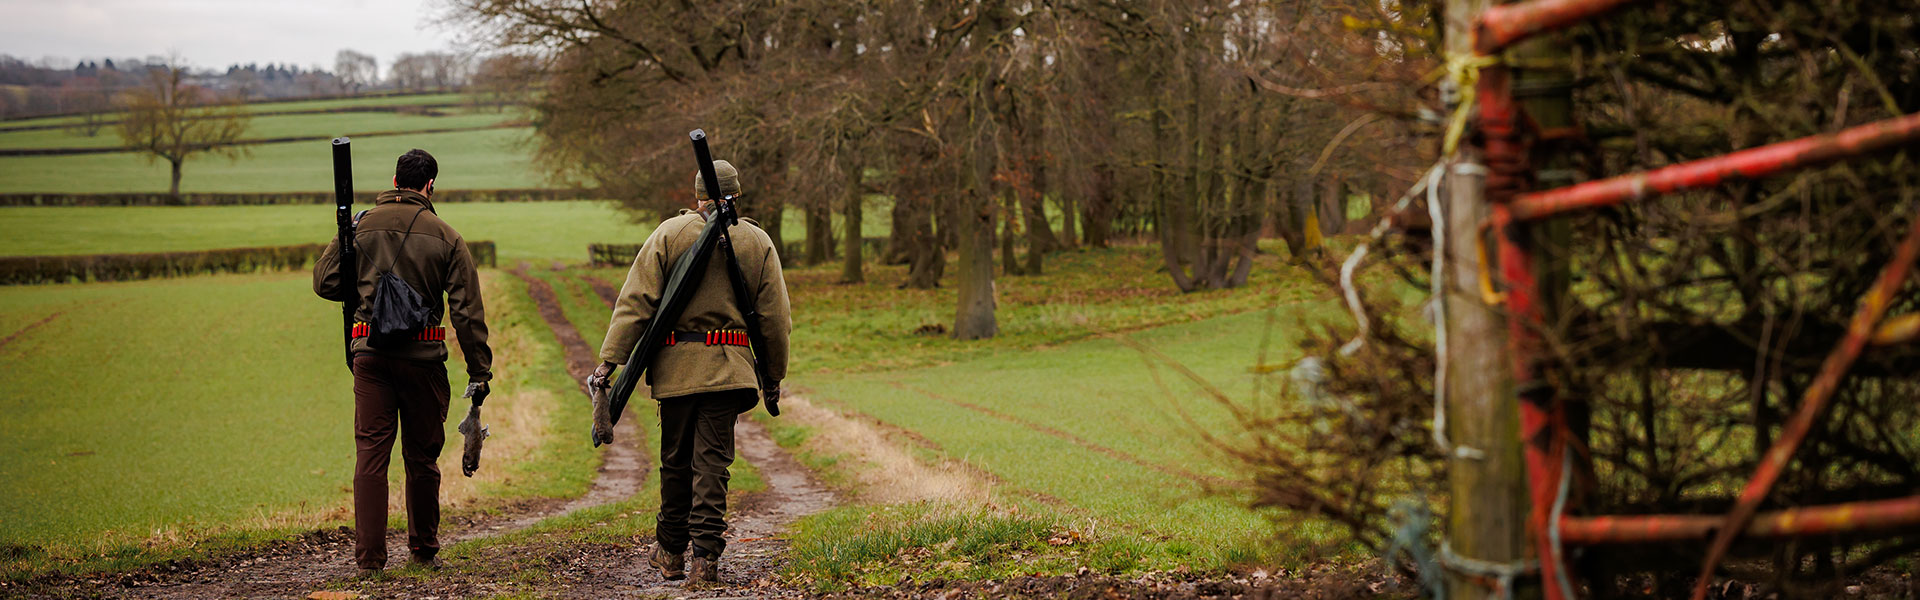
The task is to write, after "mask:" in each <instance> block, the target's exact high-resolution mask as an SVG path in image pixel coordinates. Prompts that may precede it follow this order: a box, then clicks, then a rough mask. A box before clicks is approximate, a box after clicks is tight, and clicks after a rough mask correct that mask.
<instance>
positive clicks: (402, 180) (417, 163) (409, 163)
mask: <svg viewBox="0 0 1920 600" xmlns="http://www.w3.org/2000/svg"><path fill="white" fill-rule="evenodd" d="M439 176H440V163H437V162H434V161H433V155H432V154H427V151H425V150H421V149H419V148H414V149H412V150H408V151H407V153H406V154H402V155H400V163H399V164H398V165H395V166H394V167H393V186H394V187H399V188H406V189H409V190H422V191H425V190H426V187H427V182H428V181H429V180H432V179H433V178H435V177H439Z"/></svg>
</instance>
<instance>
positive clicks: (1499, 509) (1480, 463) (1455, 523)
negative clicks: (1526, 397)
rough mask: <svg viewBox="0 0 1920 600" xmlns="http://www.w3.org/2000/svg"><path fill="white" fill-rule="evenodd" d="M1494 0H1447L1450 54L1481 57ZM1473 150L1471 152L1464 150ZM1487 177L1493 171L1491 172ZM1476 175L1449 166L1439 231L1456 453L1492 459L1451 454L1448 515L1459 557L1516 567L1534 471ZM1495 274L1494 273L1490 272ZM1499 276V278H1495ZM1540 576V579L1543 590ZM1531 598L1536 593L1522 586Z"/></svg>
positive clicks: (1450, 430)
mask: <svg viewBox="0 0 1920 600" xmlns="http://www.w3.org/2000/svg"><path fill="white" fill-rule="evenodd" d="M1488 2H1489V0H1447V4H1446V19H1445V23H1446V28H1447V29H1446V50H1447V54H1448V55H1450V56H1468V55H1471V54H1472V53H1473V42H1472V40H1473V30H1472V24H1473V22H1474V20H1475V19H1476V18H1477V17H1478V16H1479V14H1480V13H1481V11H1484V10H1486V7H1487V5H1488ZM1463 146H1466V145H1464V144H1463ZM1459 160H1461V161H1468V162H1472V163H1476V164H1477V163H1478V162H1479V160H1480V159H1479V156H1478V153H1477V152H1476V151H1475V150H1474V149H1473V148H1471V147H1463V148H1462V149H1461V151H1460V159H1459ZM1479 171H1481V172H1484V169H1480V170H1479ZM1473 172H1474V171H1473V170H1463V169H1455V168H1448V169H1447V170H1446V181H1445V187H1444V188H1443V189H1444V190H1445V192H1444V194H1443V195H1442V198H1444V201H1445V205H1444V210H1445V213H1444V214H1443V215H1442V222H1440V223H1434V224H1433V225H1434V226H1435V227H1445V228H1446V233H1447V234H1448V235H1447V243H1446V247H1444V248H1435V249H1434V252H1440V253H1442V255H1441V260H1442V261H1443V262H1442V263H1441V265H1442V269H1441V273H1443V274H1444V278H1445V286H1444V287H1443V288H1442V291H1443V294H1442V295H1441V298H1440V300H1441V302H1442V303H1443V304H1442V305H1441V314H1443V315H1445V319H1446V321H1445V335H1446V343H1447V350H1446V366H1447V368H1446V371H1445V373H1446V377H1447V381H1446V387H1445V389H1446V394H1447V397H1446V411H1447V427H1446V432H1447V436H1448V438H1449V441H1451V442H1452V443H1453V444H1454V445H1455V446H1456V447H1461V446H1464V447H1468V448H1473V449H1475V450H1479V451H1480V452H1483V453H1485V456H1482V457H1477V458H1459V457H1450V458H1449V459H1448V468H1447V480H1448V483H1447V487H1448V490H1449V497H1450V502H1451V504H1452V506H1451V507H1450V508H1449V510H1448V511H1447V527H1446V536H1447V540H1448V542H1449V545H1451V546H1452V549H1453V551H1454V552H1455V553H1456V554H1459V555H1460V556H1461V557H1463V558H1466V559H1472V560H1478V561H1485V562H1489V563H1495V564H1508V563H1513V562H1517V561H1521V560H1524V559H1527V558H1530V557H1532V555H1533V552H1532V551H1531V550H1532V549H1531V548H1530V547H1529V545H1528V544H1527V517H1528V515H1529V514H1531V507H1530V506H1529V503H1528V499H1527V473H1526V468H1525V463H1524V462H1523V461H1522V459H1521V443H1522V440H1521V439H1520V423H1519V415H1520V407H1519V398H1518V396H1517V395H1515V393H1514V389H1513V366H1512V364H1511V363H1510V362H1509V360H1508V354H1507V322H1506V318H1505V316H1504V315H1502V314H1501V313H1500V312H1499V310H1498V309H1496V308H1495V307H1490V306H1488V305H1486V304H1485V303H1484V302H1482V301H1481V298H1480V290H1479V281H1480V276H1481V274H1480V268H1481V267H1480V263H1479V261H1478V260H1477V259H1476V256H1478V245H1477V242H1479V241H1480V239H1479V238H1480V235H1479V234H1478V232H1479V231H1480V224H1481V223H1484V222H1486V219H1487V217H1488V215H1489V214H1490V212H1491V211H1490V209H1489V207H1488V206H1487V202H1486V197H1485V194H1484V190H1485V186H1486V178H1485V176H1484V175H1478V174H1472V173H1473ZM1490 268H1491V267H1490ZM1488 276H1490V277H1496V278H1497V277H1498V275H1496V274H1488ZM1537 582H1538V580H1537V579H1535V580H1533V581H1532V582H1530V583H1531V584H1532V585H1528V586H1527V587H1529V588H1533V589H1532V590H1531V591H1533V592H1534V593H1537V591H1538V588H1537V587H1533V586H1537V585H1538V583H1537ZM1447 588H1448V590H1449V591H1450V592H1452V593H1451V594H1449V595H1450V596H1452V597H1455V598H1468V597H1477V596H1483V595H1485V594H1486V589H1485V588H1484V587H1481V585H1480V584H1479V583H1477V582H1475V581H1474V580H1473V579H1472V578H1470V577H1467V576H1465V575H1462V574H1459V573H1457V572H1449V573H1447ZM1520 591H1521V594H1520V596H1521V597H1533V594H1529V593H1527V592H1528V591H1529V590H1525V589H1523V590H1520Z"/></svg>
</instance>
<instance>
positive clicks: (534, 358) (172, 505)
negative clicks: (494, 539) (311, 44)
mask: <svg viewBox="0 0 1920 600" xmlns="http://www.w3.org/2000/svg"><path fill="white" fill-rule="evenodd" d="M483 285H484V293H486V294H487V298H488V304H489V306H488V308H489V313H490V315H491V316H492V317H493V319H492V325H493V330H494V349H495V352H496V355H495V360H496V370H497V372H498V374H499V375H498V379H496V382H497V383H496V384H495V385H496V388H495V389H496V392H495V395H494V400H493V401H490V402H489V403H488V409H489V410H488V411H487V413H486V415H487V420H488V422H489V424H490V425H491V426H492V428H493V431H494V437H493V438H492V439H491V440H489V442H488V449H489V461H488V462H487V463H486V466H485V468H483V469H482V471H481V472H480V473H479V474H477V476H476V477H475V478H472V479H467V478H464V477H461V476H459V475H457V473H458V472H459V468H458V465H457V461H458V454H457V452H454V451H449V452H448V453H447V454H446V455H444V456H443V457H442V466H441V468H442V472H443V473H446V474H448V475H447V477H446V478H445V480H444V484H443V485H444V487H443V495H444V497H445V498H446V499H447V505H448V506H449V508H450V509H451V510H453V511H456V512H457V511H460V510H486V509H487V507H489V506H492V505H495V504H497V503H499V502H500V501H504V500H511V499H518V498H532V497H556V496H572V495H577V494H580V493H582V492H584V491H585V489H586V487H587V484H588V483H589V482H590V480H591V477H592V474H593V472H594V469H595V465H596V464H597V460H596V459H595V454H594V453H593V452H592V451H591V450H589V449H587V447H586V445H585V444H579V443H567V442H576V441H577V438H578V436H577V435H568V434H572V433H576V432H575V431H574V430H575V429H578V428H577V427H571V426H570V425H572V424H575V423H583V422H585V421H586V420H587V419H588V412H587V409H586V408H585V407H584V406H581V403H579V402H568V401H567V400H574V399H575V398H574V397H572V396H568V395H566V392H567V390H568V388H570V386H571V381H569V379H568V378H567V377H566V375H565V374H564V372H561V371H559V370H558V367H557V366H556V365H558V364H559V363H560V361H559V359H558V358H557V357H558V351H557V350H556V349H554V348H553V343H552V336H551V334H550V333H548V332H547V331H546V329H545V324H544V323H542V322H540V321H539V318H538V315H537V313H535V312H534V311H533V310H532V309H531V308H530V306H529V305H528V304H527V302H528V300H527V299H526V297H525V295H524V289H522V288H521V287H520V286H519V284H518V280H517V279H515V278H512V277H507V276H502V275H500V274H497V273H491V272H489V273H487V274H486V275H485V276H484V284H483ZM336 307H337V305H335V304H331V303H327V302H323V301H320V300H318V299H316V298H313V297H312V296H311V292H310V291H309V290H308V285H307V281H306V278H305V277H304V276H301V275H294V274H287V275H253V276H237V275H230V276H209V277H195V278H186V279H175V280H161V281H146V282H136V283H122V284H86V285H70V286H32V287H16V288H5V289H0V331H6V332H8V333H7V338H6V340H7V341H6V342H5V344H4V345H0V360H4V361H5V362H6V364H7V365H8V368H7V369H5V370H4V372H0V390H5V391H4V392H0V412H4V413H5V414H7V415H8V418H7V419H6V420H5V421H4V422H3V423H0V480H4V481H6V482H7V483H6V484H5V488H6V489H5V492H6V493H4V494H0V545H4V546H6V547H7V548H8V552H7V556H6V558H5V560H4V561H0V572H4V575H5V576H6V577H8V578H17V577H24V576H30V575H32V574H34V573H42V572H47V571H53V570H58V571H69V572H84V571H94V570H116V569H123V568H129V567H133V566H138V565H141V564H148V563H152V562H155V561H162V560H169V559H173V558H187V557H198V556H207V555H210V554H218V553H224V552H228V551H233V550H238V549H245V548H249V547H254V546H257V545H259V544H262V543H266V542H270V541H273V540H276V539H283V538H285V537H287V536H290V535H292V534H295V533H297V532H300V531H303V530H306V529H311V528H313V527H320V526H331V525H335V524H345V523H346V522H347V520H348V519H349V514H348V513H347V509H346V507H347V504H348V502H349V500H350V496H351V476H352V466H353V439H352V421H353V416H352V415H353V405H352V392H351V386H352V381H351V378H350V377H349V375H348V374H347V373H346V371H345V368H344V365H343V362H342V361H343V359H342V357H341V355H340V346H339V344H338V342H337V340H338V336H339V321H338V319H339V313H338V312H337V308H336ZM463 364H464V363H463V362H462V361H460V360H459V358H458V356H456V357H455V359H454V360H453V361H450V362H449V370H450V371H451V372H450V373H449V384H450V386H451V387H452V389H454V390H459V389H461V388H463V387H464V386H465V380H466V378H465V375H464V368H463ZM454 403H455V404H456V405H461V404H463V403H462V401H460V400H458V399H455V400H454ZM462 408H463V406H462ZM454 412H458V411H454ZM457 420H458V419H457V417H456V418H453V419H450V420H449V422H448V423H447V424H446V427H447V434H448V439H449V440H450V442H449V443H450V445H452V446H456V447H457V441H458V439H459V437H458V435H457V433H455V432H453V427H454V426H455V424H456V422H457ZM395 459H396V461H397V459H398V453H397V452H396V455H395ZM400 472H401V467H400V465H399V464H398V463H397V462H396V463H395V464H394V465H393V467H392V473H393V476H394V478H395V481H396V483H397V482H398V481H399V477H400ZM395 489H396V490H398V489H399V488H398V487H396V488H395ZM395 519H396V521H397V520H398V519H399V516H398V515H397V514H396V516H395Z"/></svg>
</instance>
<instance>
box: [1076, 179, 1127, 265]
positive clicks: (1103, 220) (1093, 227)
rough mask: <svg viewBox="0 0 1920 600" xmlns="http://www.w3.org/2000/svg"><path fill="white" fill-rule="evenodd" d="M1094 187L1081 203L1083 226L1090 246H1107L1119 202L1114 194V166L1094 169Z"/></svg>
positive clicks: (1082, 229)
mask: <svg viewBox="0 0 1920 600" xmlns="http://www.w3.org/2000/svg"><path fill="white" fill-rule="evenodd" d="M1092 183H1093V185H1092V186H1091V187H1092V188H1093V189H1092V191H1091V193H1089V194H1088V195H1087V199H1086V200H1085V201H1083V202H1081V203H1080V207H1081V211H1082V215H1083V217H1084V218H1083V219H1082V224H1083V225H1085V227H1082V228H1081V231H1082V232H1084V235H1085V238H1084V239H1085V241H1086V244H1087V246H1088V247H1092V248H1105V247H1107V238H1108V237H1109V234H1111V233H1112V231H1113V218H1114V210H1115V208H1117V204H1118V203H1117V202H1115V200H1114V194H1113V189H1114V188H1113V167H1111V166H1108V165H1101V166H1098V167H1094V169H1093V182H1092Z"/></svg>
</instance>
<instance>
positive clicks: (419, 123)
mask: <svg viewBox="0 0 1920 600" xmlns="http://www.w3.org/2000/svg"><path fill="white" fill-rule="evenodd" d="M524 118H525V117H524V115H523V114H522V113H520V112H517V111H512V112H491V111H473V110H468V109H465V108H458V109H447V114H444V115H440V116H429V115H423V114H410V113H399V112H379V113H360V112H352V113H315V114H300V115H266V116H258V117H254V118H253V120H252V121H251V122H250V123H249V125H248V127H247V134H246V136H244V137H243V138H241V139H243V140H258V139H271V138H285V137H301V136H305V137H313V136H327V137H337V136H342V135H353V134H363V133H375V132H405V131H423V130H429V129H470V128H478V127H488V126H492V125H498V124H501V123H505V122H509V121H514V120H522V119H524ZM126 145H127V141H126V140H125V139H123V138H121V137H120V132H119V129H118V128H116V127H113V126H108V127H104V128H102V129H101V130H100V132H99V133H98V134H96V135H93V136H91V137H89V136H86V135H84V134H81V133H79V132H76V131H73V130H71V129H37V130H31V131H4V130H0V149H9V150H11V149H19V148H114V147H121V146H126Z"/></svg>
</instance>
